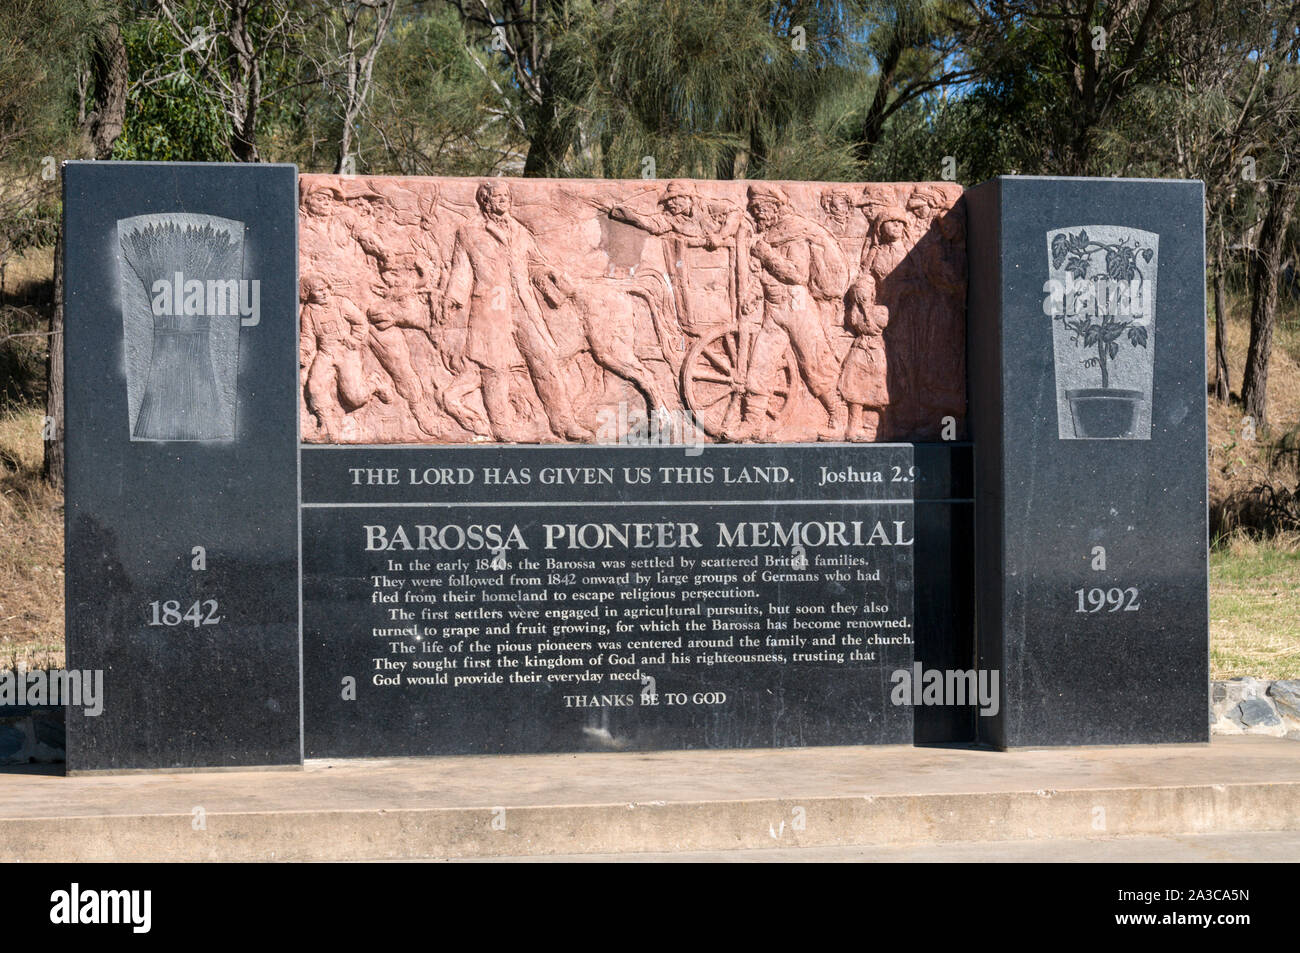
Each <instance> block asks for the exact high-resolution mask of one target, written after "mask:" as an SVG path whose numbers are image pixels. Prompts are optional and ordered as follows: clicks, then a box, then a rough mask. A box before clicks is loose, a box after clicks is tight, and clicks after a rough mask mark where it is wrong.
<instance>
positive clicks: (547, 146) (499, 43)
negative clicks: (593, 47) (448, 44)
mask: <svg viewBox="0 0 1300 953" xmlns="http://www.w3.org/2000/svg"><path fill="white" fill-rule="evenodd" d="M447 2H448V3H449V4H450V5H451V6H452V7H454V8H455V9H456V12H457V13H458V14H459V16H460V18H461V20H462V22H463V23H464V24H465V27H466V32H467V34H468V35H469V37H470V40H471V43H473V44H475V45H477V44H480V43H481V44H483V45H484V46H485V47H486V49H487V50H488V51H489V52H490V53H491V54H492V55H495V56H498V57H500V58H502V59H503V60H504V61H505V62H506V63H507V64H508V66H509V68H510V73H511V80H512V83H511V86H510V87H501V88H500V89H498V91H497V92H498V97H499V102H500V104H501V107H502V109H503V110H505V111H506V112H508V113H509V114H511V117H512V121H513V122H515V124H516V125H517V126H518V128H519V129H520V131H521V132H522V134H523V135H524V137H525V139H526V140H527V142H528V147H527V154H526V155H525V158H524V168H523V173H524V175H536V176H554V175H559V174H560V171H561V168H562V166H563V163H564V158H565V156H566V155H567V154H568V151H569V148H570V147H571V146H572V144H573V141H574V137H575V135H576V132H577V119H576V117H575V115H574V113H573V112H572V111H571V110H570V109H568V108H567V104H568V103H572V102H575V101H577V100H579V99H581V98H582V91H581V90H578V89H573V88H571V86H569V85H568V82H566V81H571V79H572V78H573V77H574V76H575V75H576V71H575V70H574V69H573V68H571V67H570V66H569V65H568V64H567V63H566V62H565V58H566V57H567V56H571V55H573V52H574V46H573V44H571V43H569V44H566V43H557V42H556V41H557V39H559V38H563V37H566V36H572V35H573V34H574V33H575V32H576V31H577V29H578V26H579V24H581V23H582V22H584V19H585V18H586V17H587V16H589V15H590V14H591V13H592V11H593V10H594V9H595V8H596V7H597V4H598V2H599V0H447ZM483 71H484V73H485V74H487V73H488V72H489V67H488V66H487V65H486V64H484V65H483Z"/></svg>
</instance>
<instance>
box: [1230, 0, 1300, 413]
mask: <svg viewBox="0 0 1300 953" xmlns="http://www.w3.org/2000/svg"><path fill="white" fill-rule="evenodd" d="M1270 6H1272V5H1270ZM1287 10H1288V14H1287V17H1286V18H1279V20H1278V21H1276V22H1275V24H1274V27H1273V29H1271V30H1270V32H1269V37H1268V43H1267V45H1265V46H1263V47H1262V48H1261V49H1260V50H1259V52H1258V56H1259V58H1260V60H1261V61H1262V63H1263V68H1262V71H1261V83H1260V93H1259V108H1260V110H1261V116H1262V117H1263V119H1264V121H1265V125H1264V128H1263V130H1262V134H1263V136H1264V137H1266V142H1267V145H1265V146H1264V147H1263V149H1262V151H1261V155H1260V156H1259V159H1258V165H1259V166H1261V167H1262V168H1261V169H1260V173H1261V177H1260V178H1261V183H1262V186H1263V188H1262V195H1261V196H1260V197H1261V198H1262V214H1260V216H1259V229H1258V232H1257V233H1256V235H1255V241H1254V243H1253V247H1251V248H1250V250H1249V268H1248V272H1247V276H1248V281H1249V287H1250V343H1249V345H1248V346H1247V348H1246V368H1245V372H1244V374H1243V376H1242V382H1241V400H1242V403H1243V404H1244V405H1245V409H1246V413H1247V414H1248V415H1250V416H1252V417H1254V418H1255V422H1256V424H1257V425H1258V426H1260V427H1263V426H1264V425H1265V424H1267V422H1268V367H1269V359H1270V357H1271V356H1272V351H1273V330H1274V327H1275V325H1276V323H1277V292H1278V274H1279V271H1280V269H1281V263H1282V253H1283V249H1284V246H1285V243H1286V238H1287V232H1288V230H1289V228H1290V225H1291V219H1292V216H1293V215H1294V214H1295V207H1296V202H1297V201H1298V200H1300V63H1298V62H1297V56H1298V55H1300V18H1298V17H1297V16H1296V14H1294V13H1291V12H1290V5H1289V4H1288V5H1287ZM1277 12H1279V13H1280V12H1281V11H1277Z"/></svg>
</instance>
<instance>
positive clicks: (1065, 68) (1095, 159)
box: [964, 0, 1192, 175]
mask: <svg viewBox="0 0 1300 953" xmlns="http://www.w3.org/2000/svg"><path fill="white" fill-rule="evenodd" d="M1191 6H1192V5H1191V4H1187V5H1184V6H1175V5H1174V4H1173V3H1170V2H1167V0H1112V2H1103V0H989V2H983V0H967V15H968V17H969V19H970V23H971V26H970V28H969V30H968V32H967V33H966V34H965V37H964V39H965V44H966V50H967V53H968V55H969V56H970V57H971V64H972V68H973V69H974V70H975V71H976V75H977V77H978V79H977V89H976V91H975V93H974V95H975V96H976V97H977V99H978V100H979V101H980V102H981V104H982V105H983V106H984V107H985V109H986V110H987V111H988V113H989V116H990V118H991V119H992V120H993V121H994V122H996V124H997V128H998V129H999V130H1000V131H1004V132H1005V133H1007V134H1010V135H1014V136H1016V137H1017V138H1018V139H1019V143H1020V145H1021V147H1022V149H1023V152H1024V154H1023V157H1022V161H1021V163H1020V165H1021V170H1022V171H1032V172H1042V173H1055V174H1062V175H1096V174H1105V173H1107V172H1112V171H1119V170H1120V169H1122V168H1123V159H1122V158H1120V157H1116V156H1115V155H1113V154H1111V155H1103V154H1100V153H1099V151H1098V146H1099V143H1100V141H1101V139H1102V137H1103V135H1104V133H1105V130H1106V128H1107V125H1108V124H1109V123H1110V122H1112V121H1114V120H1115V119H1116V118H1117V117H1118V116H1119V115H1120V113H1121V112H1122V109H1123V106H1124V105H1125V103H1126V102H1127V100H1128V98H1129V97H1130V95H1131V94H1132V93H1133V91H1134V90H1135V89H1137V88H1138V87H1140V86H1141V85H1142V84H1143V83H1147V82H1155V81H1157V80H1158V79H1159V78H1160V77H1162V76H1163V75H1164V72H1165V71H1166V70H1167V68H1168V65H1169V55H1168V41H1169V36H1170V32H1171V30H1172V29H1173V28H1174V27H1175V25H1176V24H1177V23H1179V22H1188V21H1189V20H1190V17H1191V10H1190V7H1191Z"/></svg>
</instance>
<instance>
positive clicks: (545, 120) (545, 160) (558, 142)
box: [524, 90, 570, 178]
mask: <svg viewBox="0 0 1300 953" xmlns="http://www.w3.org/2000/svg"><path fill="white" fill-rule="evenodd" d="M544 95H545V96H546V98H545V99H544V100H543V101H542V104H541V105H540V106H538V107H537V108H536V109H534V110H533V121H532V122H531V123H529V126H530V129H529V132H530V133H532V135H531V136H530V137H529V140H528V157H527V158H526V159H525V160H524V175H528V176H540V177H542V178H553V177H556V176H558V175H559V174H560V171H561V168H562V166H563V163H564V156H565V153H567V152H568V151H569V138H570V137H569V130H568V129H567V128H566V127H565V125H564V124H563V123H561V122H560V120H559V117H558V116H556V112H555V103H554V101H553V99H552V98H551V94H550V91H549V90H547V91H546V92H545V93H544Z"/></svg>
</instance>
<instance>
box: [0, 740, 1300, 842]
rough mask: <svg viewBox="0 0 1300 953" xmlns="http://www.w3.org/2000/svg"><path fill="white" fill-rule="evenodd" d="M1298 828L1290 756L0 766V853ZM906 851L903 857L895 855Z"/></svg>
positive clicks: (1098, 753)
mask: <svg viewBox="0 0 1300 953" xmlns="http://www.w3.org/2000/svg"><path fill="white" fill-rule="evenodd" d="M1266 830H1285V831H1300V744H1298V743H1296V742H1294V741H1287V740H1284V739H1272V738H1250V737H1242V738H1218V739H1216V740H1215V741H1214V742H1213V743H1212V744H1209V745H1173V746H1159V747H1119V748H1074V749H1040V750H1030V751H1023V750H1022V751H1015V752H1005V753H1003V752H992V751H981V750H973V749H966V748H912V747H886V748H805V749H794V750H764V751H753V750H751V751H693V752H664V753H655V754H632V753H625V754H585V755H536V756H532V755H530V756H502V757H472V758H440V759H411V760H384V761H373V760H367V761H343V762H313V763H310V764H308V766H307V767H306V768H304V769H302V770H288V771H285V770H279V771H261V772H258V771H225V772H205V773H186V774H176V773H173V774H127V775H111V776H104V775H81V776H76V777H63V776H61V774H59V773H57V772H54V771H50V770H48V769H37V768H28V769H10V770H5V771H0V860H9V861H14V860H22V861H31V860H166V859H176V860H203V859H211V860H218V859H219V860H364V859H413V858H429V857H492V856H498V857H507V856H532V855H569V854H590V853H620V854H621V853H624V852H628V851H634V852H672V853H679V852H713V851H727V850H758V849H765V848H766V849H786V848H792V847H797V848H818V849H825V848H846V847H854V846H871V847H881V846H890V845H899V844H910V845H914V846H918V847H921V846H925V845H945V844H949V843H971V842H975V843H989V842H1011V841H1036V840H1061V839H1064V840H1073V841H1078V840H1083V839H1086V838H1096V837H1120V836H1123V837H1152V836H1158V837H1162V836H1165V835H1186V834H1222V833H1234V832H1255V831H1266ZM909 849H910V848H909Z"/></svg>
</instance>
